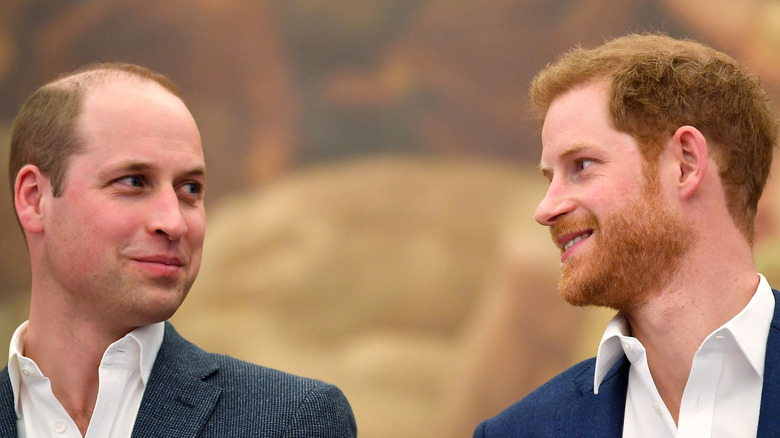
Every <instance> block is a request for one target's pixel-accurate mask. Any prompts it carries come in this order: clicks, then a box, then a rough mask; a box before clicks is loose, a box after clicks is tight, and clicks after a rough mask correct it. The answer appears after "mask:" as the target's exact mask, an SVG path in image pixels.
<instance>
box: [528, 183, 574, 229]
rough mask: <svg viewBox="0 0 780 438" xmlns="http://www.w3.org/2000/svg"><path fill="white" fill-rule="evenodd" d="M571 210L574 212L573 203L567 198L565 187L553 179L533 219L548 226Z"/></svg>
mask: <svg viewBox="0 0 780 438" xmlns="http://www.w3.org/2000/svg"><path fill="white" fill-rule="evenodd" d="M572 210H574V201H572V200H571V198H570V197H569V196H567V189H566V185H565V184H564V183H562V182H560V181H559V180H558V179H555V178H553V180H552V181H551V182H550V186H549V187H548V188H547V193H546V194H545V195H544V198H543V199H542V201H541V202H540V203H539V206H537V207H536V213H534V219H536V222H539V223H540V224H542V225H545V226H550V225H552V224H554V223H555V221H557V220H558V219H559V218H561V217H563V216H564V215H565V214H567V213H570V212H571V211H572Z"/></svg>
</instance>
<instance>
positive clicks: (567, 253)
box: [557, 230, 593, 262]
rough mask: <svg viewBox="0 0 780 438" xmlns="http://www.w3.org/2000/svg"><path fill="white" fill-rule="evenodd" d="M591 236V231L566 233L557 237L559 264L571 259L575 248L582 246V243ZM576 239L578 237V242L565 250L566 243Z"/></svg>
mask: <svg viewBox="0 0 780 438" xmlns="http://www.w3.org/2000/svg"><path fill="white" fill-rule="evenodd" d="M592 235H593V230H581V231H577V232H574V233H568V234H565V235H562V236H560V237H558V239H557V243H558V247H559V248H560V249H561V251H562V254H561V262H564V261H566V259H568V258H569V257H571V255H572V253H573V252H574V251H575V250H576V248H577V247H579V246H580V245H582V244H583V243H585V241H586V240H588V239H589V238H590V236H592ZM578 237H580V240H578V241H577V242H575V243H574V244H573V245H571V246H570V247H569V248H566V244H567V243H569V242H571V241H572V240H575V239H577V238H578Z"/></svg>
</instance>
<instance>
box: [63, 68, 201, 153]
mask: <svg viewBox="0 0 780 438" xmlns="http://www.w3.org/2000/svg"><path fill="white" fill-rule="evenodd" d="M76 129H77V131H78V135H79V137H80V138H81V140H82V143H83V146H84V152H86V153H89V152H103V153H108V152H113V153H125V154H136V153H140V152H142V151H144V150H145V149H150V150H154V149H162V150H169V151H171V152H180V153H185V154H189V155H194V156H199V157H200V159H201V160H202V154H203V152H202V149H201V142H200V134H199V132H198V129H197V125H196V124H195V120H194V119H193V118H192V115H191V114H190V112H189V111H188V110H187V108H186V106H185V105H184V103H183V102H182V101H181V100H180V99H179V98H177V97H176V96H174V95H173V94H171V93H170V92H168V91H167V90H165V89H164V88H163V87H161V86H160V85H158V84H156V83H154V82H151V81H140V80H127V79H122V80H116V81H110V82H107V83H104V84H99V85H96V86H94V87H91V88H89V89H88V90H87V91H86V93H85V96H84V100H83V106H82V111H81V114H80V115H79V119H78V121H77V123H76Z"/></svg>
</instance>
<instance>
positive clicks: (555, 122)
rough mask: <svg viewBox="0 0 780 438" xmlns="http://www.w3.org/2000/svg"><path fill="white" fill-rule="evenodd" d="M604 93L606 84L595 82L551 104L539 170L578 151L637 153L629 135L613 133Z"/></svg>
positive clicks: (634, 142) (571, 91)
mask: <svg viewBox="0 0 780 438" xmlns="http://www.w3.org/2000/svg"><path fill="white" fill-rule="evenodd" d="M608 90H609V84H608V82H606V81H597V82H592V83H588V84H584V85H580V86H578V87H575V88H572V89H571V90H569V91H567V92H565V93H563V94H561V95H560V96H558V97H557V98H555V100H553V101H552V103H551V104H550V108H549V109H548V111H547V115H546V117H545V120H544V125H543V127H542V159H541V163H540V167H541V168H542V169H546V168H550V167H552V166H553V164H554V163H555V162H556V161H558V160H560V159H562V158H565V157H567V156H569V155H572V154H576V153H578V152H582V151H591V152H605V153H606V152H609V153H618V152H620V151H626V152H629V153H631V154H635V153H638V152H639V148H638V145H637V143H636V140H635V139H634V138H633V137H632V136H631V135H630V134H628V133H625V132H621V131H618V130H617V129H615V127H614V125H613V122H612V117H611V115H610V112H609V105H608V99H609V94H608Z"/></svg>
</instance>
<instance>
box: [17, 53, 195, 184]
mask: <svg viewBox="0 0 780 438" xmlns="http://www.w3.org/2000/svg"><path fill="white" fill-rule="evenodd" d="M116 79H124V80H132V79H135V80H140V81H153V82H156V83H157V84H159V85H160V86H162V87H163V88H165V89H166V90H168V91H169V92H170V93H172V94H173V95H175V96H176V97H179V98H180V97H181V96H180V94H179V89H178V87H177V86H176V84H174V83H173V82H172V81H171V80H170V79H168V78H167V77H165V76H164V75H162V74H160V73H157V72H154V71H152V70H149V69H147V68H145V67H141V66H139V65H135V64H123V63H98V64H90V65H88V66H85V67H83V68H81V69H79V70H76V71H74V72H72V73H68V74H66V75H63V76H61V77H59V78H58V79H56V80H54V81H52V82H49V83H47V84H46V85H44V86H42V87H41V88H39V89H38V90H36V91H35V92H34V93H33V94H32V95H30V97H28V98H27V100H26V101H25V102H24V104H23V105H22V108H21V109H20V110H19V114H17V116H16V120H15V121H14V126H13V131H12V134H11V153H10V157H9V160H8V178H9V179H10V182H11V191H12V192H13V191H14V184H15V182H16V176H17V174H18V173H19V170H21V168H22V167H23V166H25V165H26V164H34V165H35V166H37V167H38V169H40V171H41V173H42V174H43V175H46V177H47V178H49V180H50V181H51V184H52V190H53V192H54V196H60V195H61V194H62V190H63V184H64V182H65V171H66V169H67V164H68V159H69V158H70V157H71V156H73V155H74V154H77V153H78V152H80V151H81V149H82V147H83V145H82V143H81V140H80V139H79V138H78V135H77V134H76V128H75V126H76V121H77V119H78V117H79V115H80V114H81V111H82V106H83V102H84V95H85V93H86V92H87V91H88V90H89V89H90V88H92V87H94V86H96V85H99V84H102V83H106V82H109V81H111V80H116Z"/></svg>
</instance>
